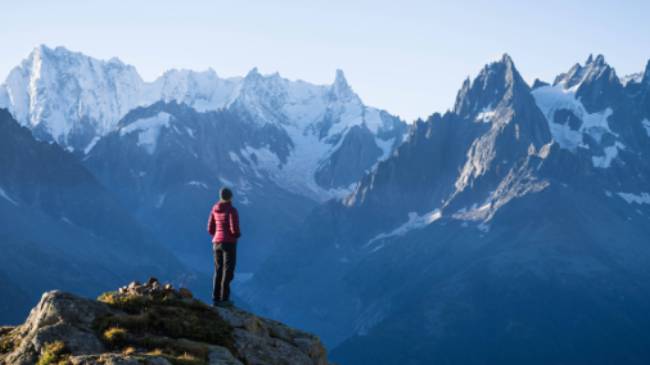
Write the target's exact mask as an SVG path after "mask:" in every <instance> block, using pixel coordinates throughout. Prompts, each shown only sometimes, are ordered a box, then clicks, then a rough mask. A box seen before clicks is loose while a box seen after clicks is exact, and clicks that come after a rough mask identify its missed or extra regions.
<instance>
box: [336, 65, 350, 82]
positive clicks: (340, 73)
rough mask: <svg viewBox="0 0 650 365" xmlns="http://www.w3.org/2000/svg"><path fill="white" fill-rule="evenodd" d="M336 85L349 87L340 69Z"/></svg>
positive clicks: (337, 72)
mask: <svg viewBox="0 0 650 365" xmlns="http://www.w3.org/2000/svg"><path fill="white" fill-rule="evenodd" d="M334 85H341V86H345V87H348V86H349V85H348V80H347V79H346V78H345V74H344V73H343V70H341V69H340V68H337V69H336V76H335V77H334Z"/></svg>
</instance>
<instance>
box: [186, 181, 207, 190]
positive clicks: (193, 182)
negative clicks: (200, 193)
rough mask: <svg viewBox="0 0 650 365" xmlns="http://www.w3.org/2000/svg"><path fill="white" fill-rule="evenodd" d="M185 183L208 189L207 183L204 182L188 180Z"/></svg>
mask: <svg viewBox="0 0 650 365" xmlns="http://www.w3.org/2000/svg"><path fill="white" fill-rule="evenodd" d="M187 185H189V186H195V187H198V188H203V189H206V190H207V189H208V184H206V183H204V182H201V181H190V182H188V183H187Z"/></svg>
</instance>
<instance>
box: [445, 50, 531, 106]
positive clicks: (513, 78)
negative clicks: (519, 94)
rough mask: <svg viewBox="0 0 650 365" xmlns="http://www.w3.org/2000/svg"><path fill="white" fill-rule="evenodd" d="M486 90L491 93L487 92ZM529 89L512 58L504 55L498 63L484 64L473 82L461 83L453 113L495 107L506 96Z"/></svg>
mask: <svg viewBox="0 0 650 365" xmlns="http://www.w3.org/2000/svg"><path fill="white" fill-rule="evenodd" d="M488 89H492V90H493V91H490V92H487V91H486V90H488ZM529 89H530V88H529V87H528V85H527V84H526V82H525V81H524V79H523V78H522V77H521V75H520V74H519V71H518V70H517V68H516V67H515V64H514V61H513V60H512V58H511V57H510V56H509V55H508V54H507V53H504V54H503V56H502V57H501V58H500V59H499V60H498V61H495V62H492V63H489V64H486V65H485V66H484V67H483V69H482V70H481V72H480V73H479V74H478V76H476V78H474V80H472V81H470V79H469V78H467V79H466V80H465V81H464V82H463V85H462V87H461V89H460V91H459V92H458V95H457V97H456V103H455V105H454V112H455V113H457V114H459V115H470V114H473V113H477V112H479V111H480V110H482V109H485V108H490V107H492V108H493V107H496V105H497V104H498V103H499V102H500V101H501V100H502V98H503V97H504V96H505V95H506V94H508V95H510V97H512V96H513V95H514V94H515V93H516V90H523V91H527V90H529Z"/></svg>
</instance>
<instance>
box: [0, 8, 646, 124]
mask: <svg viewBox="0 0 650 365" xmlns="http://www.w3.org/2000/svg"><path fill="white" fill-rule="evenodd" d="M0 10H1V11H0V41H1V42H2V47H0V78H1V79H3V80H4V78H5V77H6V75H7V73H8V72H9V70H10V69H11V68H12V67H14V66H15V65H16V64H18V63H19V62H20V60H22V59H23V58H25V57H26V56H27V55H28V54H29V52H30V51H31V50H32V49H33V47H34V46H36V45H38V44H42V43H44V44H47V45H49V46H58V45H63V46H65V47H67V48H70V49H72V50H76V51H81V52H84V53H86V54H89V55H91V56H94V57H98V58H111V57H113V56H117V57H119V58H120V59H122V60H123V61H124V62H126V63H129V64H133V65H134V66H136V68H137V69H138V71H139V72H140V73H141V74H142V75H143V77H144V78H145V79H146V80H152V79H154V78H155V77H156V76H158V75H160V74H161V73H162V72H163V71H164V70H166V69H169V68H191V69H197V70H201V69H206V68H208V67H212V68H213V69H214V70H215V71H216V72H217V73H218V74H219V75H221V76H235V75H243V74H245V73H246V72H247V71H248V70H250V69H251V68H253V67H255V66H257V67H258V68H259V69H260V72H262V73H272V72H275V71H279V72H280V73H281V74H282V75H283V76H285V77H288V78H290V79H303V80H307V81H310V82H315V83H330V82H332V81H333V79H334V74H335V70H336V69H337V68H341V69H343V70H344V71H345V74H346V77H347V79H348V81H349V82H350V84H351V85H352V87H353V88H354V90H355V91H357V93H359V95H360V96H361V97H362V99H363V100H364V101H365V102H366V103H367V104H370V105H373V106H378V107H381V108H385V109H387V110H389V111H390V112H392V113H396V114H398V115H400V116H402V117H403V118H405V119H407V120H412V119H414V118H416V117H419V116H422V117H424V116H427V115H429V114H431V113H432V112H434V111H444V110H446V109H448V108H450V107H451V106H452V105H453V100H454V97H455V95H456V92H457V90H458V88H459V87H460V85H461V83H462V81H463V79H464V78H466V77H467V76H470V75H475V74H476V73H477V72H478V71H479V70H480V68H481V67H482V66H483V65H484V64H485V63H487V62H489V61H491V60H495V59H497V58H498V57H499V56H500V55H501V54H502V53H504V52H508V53H509V54H510V55H511V56H512V57H513V59H514V61H515V64H516V65H517V67H518V68H519V70H520V71H521V72H522V74H523V75H524V77H525V78H526V79H527V80H528V81H529V82H530V81H532V80H533V79H534V78H535V77H540V78H542V79H546V80H552V78H553V77H554V76H555V75H556V74H557V73H559V72H563V71H565V70H567V69H568V68H569V67H570V66H571V65H573V64H574V63H575V62H578V61H580V62H584V60H585V59H586V58H587V56H588V55H589V53H603V54H604V55H605V57H606V60H607V61H608V62H609V63H610V64H611V65H613V66H614V67H615V68H616V70H617V72H618V73H619V75H621V74H627V73H631V72H638V71H641V70H643V68H644V66H645V64H646V61H647V60H648V59H649V58H650V21H648V16H649V15H648V14H650V2H649V1H639V0H629V1H624V2H623V1H597V0H595V1H570V0H565V1H557V0H546V1H515V0H492V1H479V0H467V1H461V0H457V1H434V0H429V1H412V0H400V1H381V0H372V1H366V0H362V1H340V0H329V1H320V0H311V1H286V0H285V1H283V0H278V1H268V0H267V1H245V0H241V1H232V0H231V1H215V0H212V1H192V0H188V1H163V0H158V1H149V0H138V1H119V0H114V1H88V0H86V1H69V0H59V1H42V0H40V1H36V0H34V1H29V0H25V1H11V2H4V3H3V4H2V6H1V9H0Z"/></svg>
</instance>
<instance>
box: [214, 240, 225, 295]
mask: <svg viewBox="0 0 650 365" xmlns="http://www.w3.org/2000/svg"><path fill="white" fill-rule="evenodd" d="M212 252H213V253H214V276H213V277H212V303H218V302H220V301H221V300H222V296H221V282H222V281H223V264H224V254H223V249H222V248H221V245H217V244H213V245H212Z"/></svg>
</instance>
